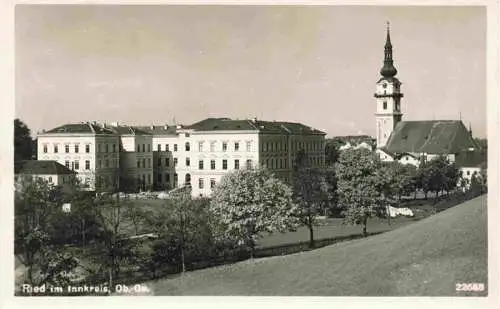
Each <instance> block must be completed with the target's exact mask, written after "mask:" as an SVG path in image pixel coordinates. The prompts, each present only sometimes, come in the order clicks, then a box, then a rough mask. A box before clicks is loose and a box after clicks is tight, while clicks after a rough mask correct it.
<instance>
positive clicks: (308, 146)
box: [261, 141, 323, 151]
mask: <svg viewBox="0 0 500 309" xmlns="http://www.w3.org/2000/svg"><path fill="white" fill-rule="evenodd" d="M290 145H291V148H292V149H291V150H292V151H295V150H299V149H304V150H307V151H323V142H322V141H310V142H301V141H294V142H292V143H291V144H290ZM261 147H262V151H288V144H287V143H286V142H265V143H264V142H263V143H262V144H261Z"/></svg>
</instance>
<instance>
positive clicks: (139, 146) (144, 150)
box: [137, 144, 177, 152]
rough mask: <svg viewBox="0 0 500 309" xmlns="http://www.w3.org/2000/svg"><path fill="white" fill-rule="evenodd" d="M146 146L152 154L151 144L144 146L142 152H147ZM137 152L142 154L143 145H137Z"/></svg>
mask: <svg viewBox="0 0 500 309" xmlns="http://www.w3.org/2000/svg"><path fill="white" fill-rule="evenodd" d="M146 145H147V147H148V151H147V152H151V144H142V152H146ZM176 148H177V147H176ZM137 152H141V144H137Z"/></svg>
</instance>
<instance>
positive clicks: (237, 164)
mask: <svg viewBox="0 0 500 309" xmlns="http://www.w3.org/2000/svg"><path fill="white" fill-rule="evenodd" d="M162 162H164V163H165V166H166V167H170V158H164V160H161V159H160V158H158V166H162ZM227 162H228V160H227V159H223V160H222V169H224V170H227ZM177 163H178V160H177V158H174V166H177ZM144 164H145V163H144V159H143V166H144ZM185 164H186V166H191V159H190V158H186V162H185ZM246 166H247V167H252V160H251V159H248V160H246ZM137 167H140V162H139V160H138V161H137ZM144 167H145V166H144ZM148 167H151V166H150V164H149V159H148ZM234 168H235V169H239V168H240V160H239V159H235V160H234ZM198 169H200V170H203V169H205V161H204V160H198ZM210 169H211V170H215V169H216V160H210Z"/></svg>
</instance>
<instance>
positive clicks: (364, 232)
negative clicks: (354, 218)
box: [363, 216, 368, 237]
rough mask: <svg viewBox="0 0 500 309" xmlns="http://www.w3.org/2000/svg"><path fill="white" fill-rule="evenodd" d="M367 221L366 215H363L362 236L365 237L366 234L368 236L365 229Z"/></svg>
mask: <svg viewBox="0 0 500 309" xmlns="http://www.w3.org/2000/svg"><path fill="white" fill-rule="evenodd" d="M367 223H368V217H367V216H365V217H364V218H363V236H364V237H367V236H368V232H367V231H366V225H367Z"/></svg>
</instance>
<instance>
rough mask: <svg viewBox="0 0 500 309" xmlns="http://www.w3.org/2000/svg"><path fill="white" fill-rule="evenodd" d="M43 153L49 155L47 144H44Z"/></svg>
mask: <svg viewBox="0 0 500 309" xmlns="http://www.w3.org/2000/svg"><path fill="white" fill-rule="evenodd" d="M43 153H47V144H43Z"/></svg>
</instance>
